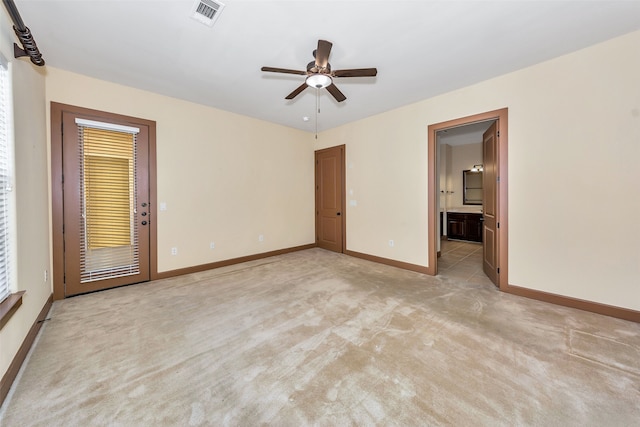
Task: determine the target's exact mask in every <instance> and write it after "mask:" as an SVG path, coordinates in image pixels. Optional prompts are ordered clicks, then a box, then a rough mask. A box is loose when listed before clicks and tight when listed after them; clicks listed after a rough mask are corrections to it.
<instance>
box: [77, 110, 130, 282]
mask: <svg viewBox="0 0 640 427" xmlns="http://www.w3.org/2000/svg"><path fill="white" fill-rule="evenodd" d="M76 124H77V125H78V138H79V140H78V146H79V148H80V150H79V153H78V155H79V156H80V164H81V165H82V166H81V170H80V174H81V180H80V181H81V187H82V188H81V196H82V197H81V209H82V215H81V218H82V222H83V223H82V224H81V233H80V234H81V241H80V245H81V250H80V281H81V283H86V282H92V281H95V280H104V279H109V278H114V277H121V276H128V275H132V274H138V273H139V271H140V264H139V250H138V233H137V229H136V227H135V214H136V211H135V206H136V200H135V194H136V191H135V188H136V183H135V144H136V133H137V132H138V129H136V128H129V127H126V126H119V125H111V124H108V123H99V122H91V121H87V120H79V119H78V120H76Z"/></svg>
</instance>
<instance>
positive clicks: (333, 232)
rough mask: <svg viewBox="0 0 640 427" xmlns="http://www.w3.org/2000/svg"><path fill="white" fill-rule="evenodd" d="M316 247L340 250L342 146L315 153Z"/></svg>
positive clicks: (342, 182) (342, 225)
mask: <svg viewBox="0 0 640 427" xmlns="http://www.w3.org/2000/svg"><path fill="white" fill-rule="evenodd" d="M315 176H316V180H315V181H316V182H315V184H316V244H317V245H318V247H319V248H323V249H328V250H330V251H334V252H341V253H342V252H343V251H344V240H345V239H344V228H345V217H344V145H341V146H338V147H332V148H327V149H324V150H319V151H316V153H315Z"/></svg>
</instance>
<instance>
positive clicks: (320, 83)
mask: <svg viewBox="0 0 640 427" xmlns="http://www.w3.org/2000/svg"><path fill="white" fill-rule="evenodd" d="M305 83H307V86H310V87H315V88H318V89H322V88H324V87H327V86H329V85H330V84H331V83H333V81H332V80H331V77H329V76H328V75H326V74H311V75H310V76H309V77H307V79H306V80H305Z"/></svg>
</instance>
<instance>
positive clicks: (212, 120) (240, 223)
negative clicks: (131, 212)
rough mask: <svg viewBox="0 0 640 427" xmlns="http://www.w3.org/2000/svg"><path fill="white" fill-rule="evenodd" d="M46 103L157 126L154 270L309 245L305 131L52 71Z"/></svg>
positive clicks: (309, 157) (310, 198)
mask: <svg viewBox="0 0 640 427" xmlns="http://www.w3.org/2000/svg"><path fill="white" fill-rule="evenodd" d="M50 101H55V102H61V103H64V104H72V105H77V106H81V107H86V108H93V109H97V110H103V111H109V112H114V113H118V114H124V115H129V116H134V117H139V118H143V119H149V120H155V121H156V124H157V152H158V154H157V169H158V186H157V188H158V189H157V191H158V202H159V203H166V207H167V210H166V211H159V212H158V218H157V220H158V270H159V271H160V272H162V271H169V270H174V269H178V268H183V267H190V266H195V265H201V264H207V263H211V262H215V261H220V260H226V259H231V258H236V257H240V256H244V255H251V254H256V253H261V252H268V251H272V250H277V249H283V248H290V247H294V246H299V245H305V244H309V243H314V241H315V233H314V193H313V143H312V141H313V135H311V134H309V133H306V132H302V131H298V130H294V129H291V128H286V127H283V126H278V125H274V124H270V123H267V122H264V121H260V120H255V119H251V118H248V117H245V116H240V115H237V114H232V113H228V112H225V111H221V110H216V109H213V108H209V107H205V106H202V105H198V104H193V103H189V102H185V101H180V100H177V99H174V98H169V97H165V96H161V95H157V94H153V93H149V92H145V91H141V90H137V89H133V88H130V87H125V86H121V85H116V84H112V83H108V82H105V81H101V80H96V79H92V78H88V77H85V76H81V75H78V74H73V73H69V72H66V71H63V70H59V69H55V68H51V67H49V68H48V74H47V103H49V102H50ZM259 235H263V236H264V241H263V242H259V241H258V236H259ZM211 242H213V243H214V245H215V249H211V248H210V243H211ZM173 247H175V248H177V249H178V254H177V255H175V256H174V255H171V248H173Z"/></svg>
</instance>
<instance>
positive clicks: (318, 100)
mask: <svg viewBox="0 0 640 427" xmlns="http://www.w3.org/2000/svg"><path fill="white" fill-rule="evenodd" d="M318 113H320V88H316V139H318Z"/></svg>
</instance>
